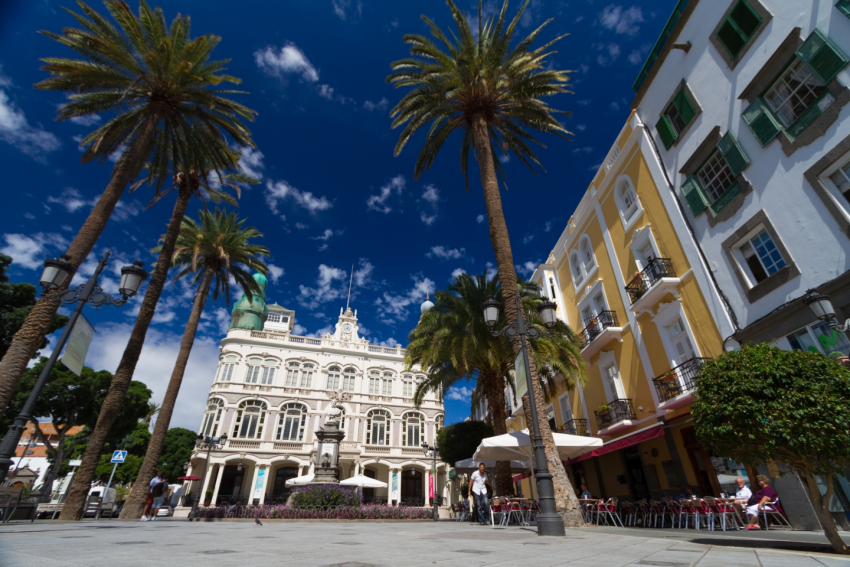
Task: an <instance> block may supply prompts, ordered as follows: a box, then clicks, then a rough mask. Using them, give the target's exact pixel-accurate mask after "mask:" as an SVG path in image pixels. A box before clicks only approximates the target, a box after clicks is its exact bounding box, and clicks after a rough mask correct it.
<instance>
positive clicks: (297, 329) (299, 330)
mask: <svg viewBox="0 0 850 567" xmlns="http://www.w3.org/2000/svg"><path fill="white" fill-rule="evenodd" d="M292 332H293V333H294V334H296V335H304V334H306V333H307V327H305V326H304V325H302V324H300V323H295V325H294V326H293V327H292Z"/></svg>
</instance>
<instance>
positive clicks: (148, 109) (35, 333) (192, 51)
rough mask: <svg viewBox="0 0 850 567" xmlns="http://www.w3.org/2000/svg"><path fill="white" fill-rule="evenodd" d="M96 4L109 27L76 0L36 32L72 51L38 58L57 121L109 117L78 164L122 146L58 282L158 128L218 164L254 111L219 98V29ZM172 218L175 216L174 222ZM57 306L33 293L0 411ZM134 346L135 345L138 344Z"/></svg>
mask: <svg viewBox="0 0 850 567" xmlns="http://www.w3.org/2000/svg"><path fill="white" fill-rule="evenodd" d="M105 4H106V8H107V10H108V11H109V13H110V15H111V16H112V19H113V20H114V21H115V23H117V25H115V23H112V22H110V21H109V19H108V18H105V17H104V16H102V15H100V14H98V13H97V12H96V11H95V10H93V9H92V8H90V7H89V6H87V5H86V4H84V3H83V2H81V1H80V2H78V5H79V7H80V9H81V11H82V14H78V13H75V12H71V11H69V12H70V13H71V15H72V16H73V17H74V18H75V19H76V20H77V22H78V23H79V24H80V25H81V29H80V28H71V27H68V28H65V29H63V31H62V33H61V34H56V33H52V32H49V31H43V32H42V33H43V34H44V35H46V36H47V37H50V38H51V39H55V40H56V41H57V42H59V43H60V44H62V45H64V46H66V47H68V48H70V49H71V50H73V51H75V52H76V53H77V54H79V55H81V56H82V57H81V58H80V59H72V58H47V59H44V60H43V61H44V62H45V63H46V64H45V66H44V67H43V69H44V70H45V71H47V72H48V73H50V74H51V75H52V77H50V78H48V79H46V80H44V81H42V82H40V83H38V84H36V85H35V87H36V88H37V89H47V90H58V91H62V92H66V93H68V99H69V102H68V103H67V104H65V105H64V106H62V107H61V108H60V109H59V111H58V116H57V119H58V120H68V119H71V118H75V117H81V116H86V115H92V114H96V113H97V114H107V115H110V114H111V115H112V118H111V119H110V120H107V121H106V122H105V123H104V124H103V125H102V126H100V127H99V128H97V129H96V130H94V131H93V132H91V133H90V134H89V135H88V136H86V137H85V138H84V139H83V142H82V144H83V145H84V146H86V150H85V153H84V154H83V158H82V159H83V162H89V161H92V160H95V159H98V160H100V161H103V160H105V159H106V158H107V157H108V156H110V155H113V154H114V153H116V152H122V153H121V158H120V159H119V161H118V163H117V165H116V166H115V169H114V170H113V172H112V177H111V178H110V181H109V183H108V184H107V186H106V189H105V190H104V191H103V193H102V194H101V195H100V197H99V198H98V201H97V203H96V204H95V206H94V208H93V209H92V211H91V213H90V214H89V216H88V218H87V219H86V221H85V223H84V224H83V226H82V227H81V228H80V231H79V232H78V233H77V236H76V237H75V238H74V240H73V242H72V243H71V245H70V247H69V248H68V251H67V254H68V255H69V256H70V257H71V260H70V263H71V266H72V270H71V274H70V275H69V277H68V278H66V280H65V281H66V285H67V284H69V283H70V282H71V279H72V277H73V275H74V272H75V271H76V269H77V268H78V267H79V266H80V264H82V263H83V261H84V260H85V259H86V257H87V256H88V255H89V253H90V252H91V250H92V248H93V247H94V245H95V243H96V242H97V239H98V238H99V237H100V234H101V232H103V229H104V227H105V226H106V223H107V221H108V220H109V217H110V215H111V214H112V212H113V211H114V210H115V206H116V204H117V203H118V200H119V199H120V198H121V195H122V193H123V192H124V190H125V188H126V187H127V185H128V184H129V183H130V181H131V180H133V179H134V178H135V177H136V176H137V175H138V174H139V172H140V170H141V167H142V165H143V164H144V163H145V162H146V161H147V159H148V156H149V155H150V154H151V151H152V149H153V147H154V144H155V139H156V132H157V130H158V129H160V130H161V131H162V132H163V136H164V137H163V139H164V140H172V141H175V144H174V145H173V146H172V147H174V148H178V149H179V147H182V146H180V144H178V143H176V141H178V140H182V141H181V142H180V143H185V141H191V142H192V143H193V145H195V146H197V147H201V148H208V149H209V150H210V153H211V159H212V160H214V161H213V163H215V164H216V165H217V167H225V165H224V164H222V163H221V161H222V156H221V155H220V153H216V152H215V150H216V149H217V148H218V146H217V145H216V143H215V141H216V140H221V139H223V138H225V137H229V138H231V139H232V143H236V144H238V145H240V146H246V145H248V146H253V142H252V141H251V139H250V132H249V131H248V129H247V128H246V127H245V125H244V121H245V120H253V117H254V114H255V112H254V111H253V110H250V109H248V108H246V107H244V106H242V105H240V104H238V103H236V102H233V101H231V100H229V99H228V98H226V96H223V95H228V94H232V93H236V92H239V91H230V90H221V89H220V87H219V85H221V83H223V82H230V83H234V84H236V83H239V82H240V81H239V79H236V78H235V77H231V76H229V75H226V74H223V71H224V70H225V63H226V62H225V61H211V60H210V55H211V53H212V50H213V48H214V47H215V46H216V45H217V44H218V42H219V41H220V38H219V37H217V36H214V35H204V36H200V37H197V38H195V39H190V37H189V27H190V26H189V17H188V16H185V17H184V16H179V15H178V16H177V17H176V18H175V19H174V20H173V21H172V23H171V26H170V27H169V26H167V25H166V22H165V17H164V15H163V12H162V10H161V9H159V8H157V9H156V10H152V9H151V8H150V7H149V6H148V5H147V4H146V3H145V2H144V0H141V2H140V6H139V16H138V17H136V15H135V14H133V12H132V11H131V9H130V7H129V6H128V5H127V4H126V3H125V2H123V1H119V0H105ZM175 151H176V150H175ZM161 156H162V152H160V157H161ZM168 161H169V160H168V159H166V160H165V162H164V163H168ZM155 163H157V164H158V165H159V164H161V163H163V161H162V159H160V160H159V161H158V162H155ZM179 226H180V225H179V222H178V223H177V226H176V227H175V230H178V229H179ZM157 268H158V269H157V270H156V271H155V272H154V274H153V276H152V278H151V284H153V283H154V282H156V281H157V280H158V279H161V280H162V281H163V282H164V281H165V279H166V277H167V274H166V271H167V268H168V266H167V265H163V266H162V267H160V266H158V267H157ZM151 299H152V302H150V301H146V303H147V305H144V306H143V307H142V310H141V312H140V315H139V316H140V317H141V318H150V317H153V308H154V306H155V305H156V299H158V297H156V298H153V297H152V298H151ZM146 300H147V297H146ZM58 306H59V304H58V301H57V300H55V299H41V300H39V301H38V302H37V303H36V305H35V306H34V307H33V309H32V311H31V312H30V313H29V315H28V316H27V318H26V321H25V322H24V324H23V326H22V327H21V329H20V330H19V331H18V332H17V333H16V334H15V336H14V338H13V340H12V344H11V345H10V346H9V349H8V351H7V352H6V354H5V355H4V356H3V359H2V360H0V415H2V412H3V411H4V409H5V408H6V407H7V406H8V405H9V401H10V400H11V397H12V396H13V395H14V392H15V389H16V387H17V384H18V382H19V381H20V379H21V376H23V373H24V371H25V370H26V368H27V364H28V363H29V361H30V360H31V359H32V357H33V355H34V354H35V352H36V350H37V349H38V348H39V346H40V345H41V344H42V341H43V339H44V336H45V335H46V334H47V332H48V331H49V329H50V325H51V323H52V321H53V316H54V314H55V313H56V310H57V309H58ZM136 346H137V349H136V351H137V353H138V352H140V351H141V343H139V344H138V345H136ZM136 358H138V357H136Z"/></svg>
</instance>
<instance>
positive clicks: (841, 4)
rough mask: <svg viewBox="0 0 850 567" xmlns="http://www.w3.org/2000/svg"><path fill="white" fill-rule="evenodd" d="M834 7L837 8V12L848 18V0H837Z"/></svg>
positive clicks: (849, 14) (849, 9)
mask: <svg viewBox="0 0 850 567" xmlns="http://www.w3.org/2000/svg"><path fill="white" fill-rule="evenodd" d="M835 7H836V8H838V11H839V12H841V13H842V14H844V15H845V16H847V17H848V18H850V0H838V4H836V5H835Z"/></svg>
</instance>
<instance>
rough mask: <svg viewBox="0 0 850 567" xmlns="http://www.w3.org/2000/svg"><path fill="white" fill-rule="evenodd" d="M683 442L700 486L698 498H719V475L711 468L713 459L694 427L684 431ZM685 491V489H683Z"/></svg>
mask: <svg viewBox="0 0 850 567" xmlns="http://www.w3.org/2000/svg"><path fill="white" fill-rule="evenodd" d="M682 441H684V443H685V451H687V453H688V459H690V462H691V468H692V469H693V471H694V474H695V475H696V477H697V484H698V485H699V486H698V488H699V495H698V496H719V495H720V485H719V484H718V482H717V475H716V474H715V472H714V468H713V467H712V466H711V457H710V456H709V454H708V453H707V452H706V451H705V449H703V447H702V445H701V444H700V442H699V441H697V435H696V432H695V431H694V428H693V427H686V428H684V429H682ZM682 488H683V489H684V487H682Z"/></svg>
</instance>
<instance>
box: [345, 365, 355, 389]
mask: <svg viewBox="0 0 850 567" xmlns="http://www.w3.org/2000/svg"><path fill="white" fill-rule="evenodd" d="M356 377H357V374H356V373H355V370H354V369H353V368H346V369H345V371H344V372H343V373H342V389H343V390H345V391H346V392H353V391H354V381H355V379H356Z"/></svg>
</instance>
